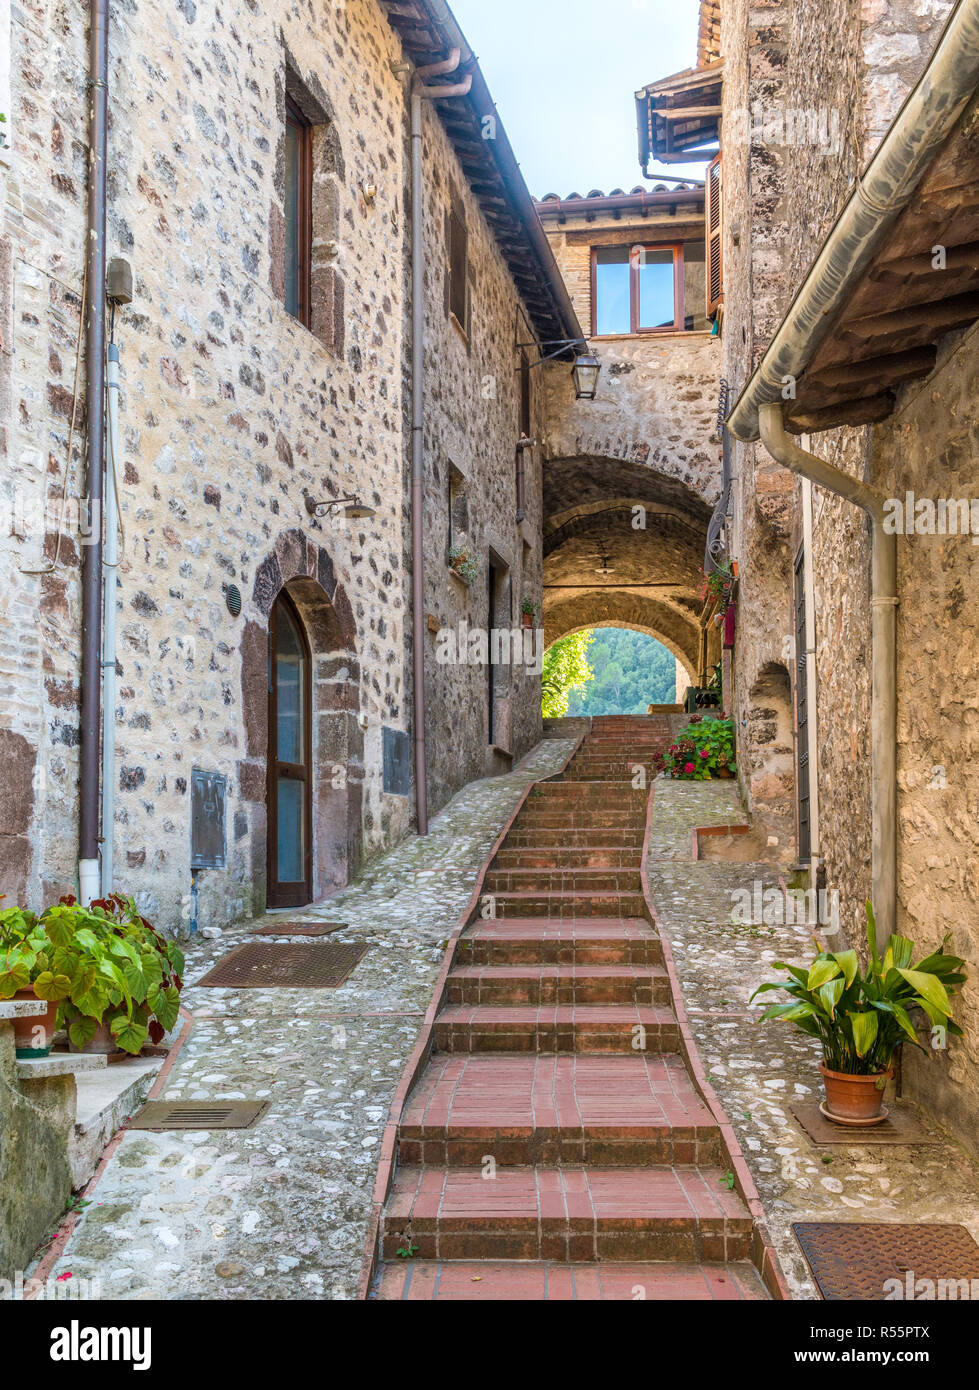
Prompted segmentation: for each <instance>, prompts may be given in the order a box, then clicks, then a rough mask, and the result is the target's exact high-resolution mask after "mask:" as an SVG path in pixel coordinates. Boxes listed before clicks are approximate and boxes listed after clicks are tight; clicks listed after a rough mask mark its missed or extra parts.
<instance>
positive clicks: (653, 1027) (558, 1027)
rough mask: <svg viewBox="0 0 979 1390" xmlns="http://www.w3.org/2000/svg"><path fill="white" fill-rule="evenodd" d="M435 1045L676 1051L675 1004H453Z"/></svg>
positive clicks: (464, 1049)
mask: <svg viewBox="0 0 979 1390" xmlns="http://www.w3.org/2000/svg"><path fill="white" fill-rule="evenodd" d="M434 1039H435V1048H436V1050H437V1052H439V1053H442V1052H448V1053H454V1054H458V1053H470V1052H471V1053H486V1052H493V1053H500V1052H519V1053H527V1052H533V1053H556V1052H560V1053H566V1052H575V1053H579V1054H581V1053H589V1054H599V1053H601V1054H613V1055H615V1056H617V1057H621V1056H622V1054H623V1053H624V1054H625V1055H626V1056H628V1057H634V1056H635V1055H636V1053H637V1051H639V1052H642V1053H643V1054H645V1055H647V1056H650V1055H658V1054H661V1053H668V1052H676V1051H677V1049H678V1048H679V1046H680V1029H679V1027H678V1025H677V1021H676V1017H675V1016H674V1013H673V1010H672V1009H670V1008H668V1007H666V1006H662V1005H655V1006H654V1005H649V1004H547V1005H542V1006H537V1005H532V1004H526V1005H523V1006H520V1005H509V1006H507V1007H504V1006H501V1005H488V1004H484V1005H473V1004H450V1005H448V1006H447V1007H446V1008H444V1009H442V1011H441V1013H440V1014H439V1015H438V1017H437V1018H436V1020H435V1031H434Z"/></svg>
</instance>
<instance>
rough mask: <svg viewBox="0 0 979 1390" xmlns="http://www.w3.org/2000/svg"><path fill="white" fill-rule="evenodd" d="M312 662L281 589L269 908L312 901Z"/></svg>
mask: <svg viewBox="0 0 979 1390" xmlns="http://www.w3.org/2000/svg"><path fill="white" fill-rule="evenodd" d="M311 670H312V658H311V654H310V650H309V642H308V641H307V638H306V633H305V632H304V630H303V624H302V620H301V619H300V616H299V613H298V610H297V609H296V606H295V604H294V603H293V601H292V599H291V598H290V597H289V595H288V594H287V593H286V591H285V590H284V589H283V590H282V591H281V593H280V594H279V595H278V597H277V598H276V600H275V603H274V604H273V605H272V611H271V613H270V615H269V753H268V817H269V831H268V860H269V862H268V905H269V907H303V906H305V904H306V903H308V902H309V901H310V899H311V897H312V780H313V779H312V723H311V705H312V677H311Z"/></svg>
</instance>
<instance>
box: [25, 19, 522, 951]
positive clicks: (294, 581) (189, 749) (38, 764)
mask: <svg viewBox="0 0 979 1390" xmlns="http://www.w3.org/2000/svg"><path fill="white" fill-rule="evenodd" d="M4 32H5V38H6V32H7V29H6V27H5V31H4ZM9 33H10V36H11V45H10V52H11V72H10V97H9V105H7V106H6V107H5V108H4V109H5V110H6V112H7V114H8V123H7V125H6V126H5V127H4V129H5V131H6V132H7V133H8V136H9V142H10V150H9V152H7V151H4V152H0V161H2V163H0V176H2V179H3V184H2V195H0V196H2V208H3V224H2V234H3V235H2V242H0V329H2V333H3V348H4V351H3V357H2V359H0V444H2V450H3V472H4V478H3V482H2V493H0V498H2V502H3V504H4V506H5V507H6V508H7V511H8V515H9V517H10V524H9V525H4V526H3V527H2V534H0V566H2V573H3V585H2V596H0V739H2V740H3V758H4V765H5V769H7V770H8V771H9V777H8V776H7V775H5V778H4V790H3V795H2V797H0V843H2V845H3V856H2V881H0V891H4V892H6V893H7V894H9V895H10V896H11V898H12V899H13V898H17V899H20V900H26V901H27V902H28V903H30V905H32V906H34V907H37V906H39V905H41V904H43V903H45V902H48V901H50V900H51V899H52V898H54V897H57V896H58V895H59V894H61V893H63V892H66V891H76V888H77V884H76V880H75V864H76V859H77V819H76V817H77V746H78V742H79V729H78V721H79V712H78V702H79V690H78V680H79V675H78V667H79V620H80V614H79V570H80V555H81V545H82V543H83V539H84V538H83V536H82V535H81V534H80V531H79V527H78V526H77V525H73V524H72V519H73V517H75V516H77V513H78V507H77V503H76V502H75V499H76V498H77V497H78V495H79V492H80V489H81V488H82V486H83V478H84V443H85V441H84V420H83V419H82V418H81V415H82V411H83V395H82V386H81V383H83V382H84V372H85V367H84V362H83V363H82V366H81V372H80V375H79V395H78V399H77V400H76V398H75V394H74V385H75V356H76V342H77V339H78V335H79V319H80V312H81V296H82V292H83V286H82V268H83V262H84V244H85V207H84V204H85V188H86V171H87V129H86V111H87V106H86V101H85V80H86V69H87V51H86V49H87V45H86V32H85V26H84V23H83V16H82V15H81V13H80V12H79V14H78V15H77V16H74V17H71V18H66V17H65V15H63V14H62V13H61V12H60V11H58V10H57V9H53V8H51V7H47V6H44V5H42V6H40V7H34V8H33V9H32V10H31V11H30V12H27V11H21V10H18V11H15V12H14V15H13V17H12V20H11V22H10V26H9ZM402 58H403V53H402V49H401V44H400V42H399V40H398V39H397V37H396V35H395V34H394V32H393V30H392V29H391V27H390V25H389V23H388V22H387V20H386V19H385V18H384V15H383V14H382V11H381V9H380V8H379V6H378V5H377V4H376V3H375V0H349V3H347V4H345V5H343V6H341V7H335V6H325V5H324V6H317V7H315V8H314V9H312V10H302V11H300V10H297V9H296V8H295V7H294V6H287V5H274V6H272V7H265V8H264V9H263V8H261V7H259V6H258V5H257V4H255V3H254V0H241V3H240V4H239V5H237V6H232V8H231V9H226V8H222V9H221V10H220V11H218V10H216V9H214V8H213V7H200V6H195V5H193V4H178V5H170V4H168V3H164V2H163V0H140V3H137V4H133V5H131V6H128V7H125V8H122V9H119V8H117V9H115V10H114V11H113V15H112V23H111V38H110V83H109V85H110V113H111V114H110V135H109V160H108V166H109V196H108V222H109V248H108V249H109V255H110V257H111V256H113V255H122V256H125V257H126V258H127V259H129V260H130V261H131V262H132V264H133V266H134V270H135V293H134V298H133V303H132V304H131V305H130V306H128V307H126V308H120V310H119V311H118V313H117V314H116V316H115V323H114V330H115V341H116V343H117V345H118V348H119V353H120V359H121V376H122V391H121V427H120V444H121V457H120V458H119V460H118V471H119V486H120V500H121V512H122V523H123V527H124V545H123V559H122V563H121V565H120V569H119V620H118V626H119V643H118V665H117V670H118V684H117V695H118V699H117V708H116V727H117V769H116V775H117V777H118V784H117V790H116V823H115V827H114V834H115V862H116V871H115V882H116V886H117V887H118V888H120V889H124V890H127V891H135V892H137V893H138V894H139V898H140V901H141V904H142V905H143V908H144V910H145V911H146V912H147V913H148V914H149V915H150V916H152V917H153V918H154V919H155V920H156V921H157V922H158V923H160V924H161V925H165V926H166V927H169V928H175V927H177V926H178V924H179V923H180V921H181V918H182V917H184V918H186V916H187V915H188V913H189V910H190V908H189V902H190V899H189V896H188V895H189V891H190V867H189V866H190V825H189V821H190V815H189V801H190V786H191V773H192V770H193V769H194V768H202V769H204V770H206V771H208V772H211V773H217V774H220V775H221V776H223V777H224V778H226V779H227V804H226V849H227V867H226V868H224V869H214V870H208V871H207V872H205V873H202V875H201V878H200V885H199V887H200V895H201V920H202V922H205V921H206V922H209V923H218V924H220V923H222V922H226V921H228V920H231V919H232V918H234V917H235V916H237V915H240V914H241V913H243V912H249V911H252V910H257V909H261V908H262V907H264V903H265V864H266V793H265V777H266V773H265V762H266V754H267V751H268V748H267V745H268V728H267V725H268V719H267V671H268V667H267V650H268V624H269V613H270V609H271V607H272V604H273V602H274V600H275V598H276V595H277V594H278V593H279V592H280V591H282V590H284V591H285V592H287V593H289V594H290V596H291V597H292V598H293V600H294V601H295V603H296V606H297V608H298V610H299V612H300V616H301V619H302V622H303V625H304V626H305V628H306V635H307V637H308V639H309V645H310V650H311V656H312V660H313V667H314V670H313V694H314V703H315V710H314V718H313V721H312V765H313V773H312V776H313V791H312V795H313V802H314V808H315V812H316V814H315V815H314V818H313V840H314V845H313V860H314V864H313V887H314V896H322V894H323V893H325V892H328V891H330V890H331V889H332V888H334V887H336V886H338V885H340V884H342V883H343V882H346V881H347V880H348V878H350V877H351V876H353V875H355V874H356V873H357V871H358V869H359V867H360V865H361V864H362V863H363V862H364V861H366V860H368V859H370V857H371V856H373V855H374V854H376V853H377V852H379V851H380V850H381V849H382V848H384V847H385V846H388V845H390V844H391V843H393V842H395V841H396V840H397V839H398V838H399V837H401V836H403V835H404V834H405V833H406V832H407V831H408V829H409V826H410V823H411V818H412V799H411V795H410V790H411V789H410V786H406V785H404V779H403V777H402V779H401V780H400V781H397V782H396V783H394V784H393V785H392V784H391V781H390V778H389V780H388V782H387V783H386V781H385V774H384V768H385V751H386V750H387V752H388V753H389V754H390V753H391V750H392V748H393V749H394V751H395V752H396V753H397V755H398V757H399V758H400V760H401V764H402V766H403V765H404V761H405V758H406V757H407V758H408V759H409V760H410V737H411V720H412V709H411V680H412V677H411V648H410V642H411V618H410V545H411V538H410V532H411V518H410V501H409V492H408V479H409V473H410V419H409V415H408V410H409V396H410V373H409V352H410V326H409V323H408V317H407V316H408V314H409V313H410V278H409V262H410V239H409V211H410V209H409V206H408V201H407V197H408V195H407V191H406V190H407V189H408V186H409V172H408V98H407V81H408V80H410V76H409V78H406V77H405V76H404V75H403V74H402V73H399V72H396V71H394V70H392V65H393V64H397V63H398V62H399V61H400V60H402ZM287 94H288V95H289V96H290V97H291V98H292V99H293V100H294V101H295V102H296V103H297V104H298V105H299V106H300V108H301V110H302V111H303V113H304V115H305V116H306V118H307V119H308V120H309V121H310V122H311V123H312V126H313V133H312V163H313V194H312V220H313V238H312V239H313V257H312V268H311V282H312V283H311V289H312V313H311V323H310V328H309V329H307V328H305V327H304V326H303V325H302V324H301V323H299V322H298V321H297V320H295V319H293V318H292V317H291V316H290V315H289V314H288V313H286V311H285V309H284V307H283V305H282V293H283V276H282V252H283V239H284V225H285V224H284V219H283V189H284V172H283V170H284V130H285V104H286V96H287ZM429 106H430V104H429V103H426V107H429ZM425 160H426V171H425V191H424V196H425V200H426V210H425V211H426V250H427V253H428V259H429V272H428V278H427V281H426V286H425V293H426V313H427V319H428V325H427V337H426V389H427V394H428V398H429V402H430V410H429V415H428V422H427V434H426V440H427V445H428V451H427V452H428V484H429V501H428V517H427V520H426V530H427V536H426V563H427V576H428V577H427V590H426V606H427V607H428V608H429V609H430V611H431V612H432V614H437V615H438V617H439V619H440V620H441V621H443V622H446V621H454V620H455V619H456V618H457V617H459V616H464V615H468V616H469V619H470V622H472V623H475V622H477V621H479V620H480V619H482V618H484V617H485V611H484V607H483V604H484V599H483V593H484V588H485V586H484V585H482V586H480V585H477V586H476V587H474V590H473V592H472V595H471V596H470V597H468V598H467V597H466V596H464V595H461V594H460V593H458V592H457V589H456V587H455V586H456V581H455V580H454V579H452V578H450V576H449V575H448V573H447V571H446V568H445V559H446V557H445V536H444V532H443V528H442V521H443V512H444V509H443V507H442V505H441V501H440V497H441V493H440V489H441V487H442V486H443V484H444V482H445V478H446V469H447V466H448V462H449V461H451V462H452V463H453V464H455V466H457V467H458V468H459V469H460V470H461V472H463V473H464V474H466V475H467V476H468V477H469V478H470V482H471V486H470V497H469V517H470V522H469V525H470V533H471V536H472V538H473V540H474V542H475V543H476V544H477V545H478V546H479V547H480V548H481V550H482V552H483V560H484V572H485V552H486V547H487V545H488V544H489V543H491V541H490V539H489V538H491V537H496V538H497V540H496V542H495V544H496V546H497V548H498V550H499V551H500V552H506V554H508V555H509V556H510V557H511V559H512V569H511V573H510V579H509V581H508V582H509V584H511V585H512V587H513V592H514V594H515V595H516V596H518V597H519V595H521V594H523V593H525V592H526V593H528V594H529V595H530V596H531V597H534V598H535V600H537V601H538V602H539V583H540V552H539V529H540V506H541V503H540V495H541V492H540V474H539V464H538V465H537V466H536V467H532V468H529V469H528V472H527V528H526V530H525V532H521V531H520V528H519V527H518V525H517V523H516V521H515V502H514V471H515V464H514V447H515V442H516V438H517V434H518V428H517V420H518V394H519V382H518V378H517V376H516V374H515V373H514V371H513V354H512V351H511V344H512V342H513V340H514V335H515V332H516V325H517V320H518V315H519V314H520V313H521V302H520V298H519V295H518V293H517V291H516V289H515V287H514V284H513V281H512V279H511V278H510V276H509V274H508V272H507V270H506V268H505V265H504V262H503V261H502V259H501V256H500V253H499V251H498V249H497V247H496V245H495V242H494V241H493V237H492V233H491V231H490V229H489V226H488V224H487V223H486V221H485V219H484V218H483V217H482V214H481V213H480V211H479V209H478V208H477V207H476V205H475V203H474V201H473V199H472V196H471V193H470V191H469V189H468V187H467V186H466V182H465V179H464V177H463V175H462V171H461V167H460V166H459V164H458V160H457V159H456V157H455V155H454V153H453V151H452V149H451V147H450V146H449V144H448V142H447V140H446V137H445V134H444V131H443V130H442V127H441V126H440V124H439V120H438V117H437V114H436V113H435V112H434V111H433V110H431V109H426V112H425ZM372 186H373V189H375V190H376V192H372ZM453 195H454V196H457V197H461V198H462V199H463V201H464V203H465V205H466V217H467V224H468V233H469V248H470V294H471V339H470V343H469V344H468V345H467V344H464V343H463V342H462V341H461V340H460V339H459V337H458V336H457V335H456V336H453V335H454V334H455V330H454V328H452V326H451V325H450V324H449V321H448V318H447V315H446V313H445V308H444V299H443V278H444V258H445V231H444V221H443V219H444V214H445V210H446V208H447V206H448V204H449V199H450V197H452V196H453ZM89 291H91V287H89ZM524 317H526V315H524ZM521 336H522V338H525V339H526V338H527V337H530V338H532V336H533V333H532V329H529V330H526V331H522V333H521ZM491 377H492V378H494V379H495V388H494V389H495V394H493V395H490V394H488V387H487V381H488V380H489V379H490V378H491ZM535 391H536V404H535V407H534V409H535V411H536V412H539V411H540V410H541V409H542V407H541V405H540V397H541V392H542V387H541V385H540V382H539V379H538V381H537V383H536V385H535ZM73 417H74V429H73V432H72V419H73ZM70 433H71V439H72V442H71V446H70V454H71V457H70V460H69V463H68V473H67V495H68V499H69V506H68V518H67V521H66V523H65V524H64V526H63V527H62V528H61V529H62V532H63V534H62V536H61V539H60V542H59V540H58V537H57V533H58V530H59V506H60V498H61V485H62V474H63V470H64V469H65V465H66V457H67V455H68V451H69V434H70ZM348 494H355V495H357V496H358V497H360V498H361V499H362V500H363V502H364V503H365V504H366V505H367V506H368V507H370V508H372V509H373V511H374V515H373V517H371V518H369V519H361V520H348V519H346V518H345V517H344V516H343V513H342V511H341V512H340V514H339V517H337V516H336V515H333V516H323V515H322V512H321V513H320V514H319V515H311V513H310V510H309V508H308V507H307V505H306V504H307V501H308V502H310V503H312V502H316V501H322V500H328V499H329V498H331V497H340V496H344V495H348ZM42 511H43V520H41V519H40V513H41V512H42ZM535 538H536V539H535ZM42 570H43V571H44V572H43V573H38V571H42ZM232 586H234V587H235V588H237V590H238V591H239V592H240V595H241V603H242V607H241V612H240V615H239V616H237V617H235V616H232V614H231V612H230V611H229V608H228V606H227V604H226V598H227V597H228V594H229V590H230V588H231V587H232ZM514 602H515V603H516V599H514ZM517 621H518V622H519V619H518V620H517ZM427 656H428V659H429V661H430V665H429V696H430V704H429V710H428V718H429V766H430V778H431V785H430V789H429V790H430V801H431V804H432V809H437V807H438V806H440V805H442V804H444V802H445V801H446V800H447V799H448V797H449V796H450V795H451V794H452V793H453V791H455V790H456V789H457V788H458V787H459V786H461V785H462V784H463V783H464V782H465V781H466V780H467V779H469V778H470V777H472V776H480V775H482V774H483V773H484V772H485V771H486V770H487V765H488V764H490V765H492V761H493V760H492V758H491V757H490V756H489V755H488V754H487V752H486V738H485V733H484V731H483V726H484V725H485V723H486V709H485V702H486V693H485V692H486V680H485V671H484V672H483V673H482V677H480V674H479V673H478V672H476V671H474V670H472V669H471V668H468V667H461V666H460V667H453V668H444V669H443V668H436V665H435V661H434V651H433V648H432V646H431V645H430V646H429V650H428V653H427ZM535 679H536V678H535V676H534V675H533V674H532V673H524V672H521V673H520V674H519V675H516V676H514V678H513V681H512V684H511V685H510V686H509V688H508V689H507V692H506V700H507V701H508V702H509V703H508V707H507V708H506V711H505V722H506V725H507V729H508V732H507V737H506V739H505V740H504V739H502V738H501V739H500V740H499V741H500V742H501V744H503V745H504V746H505V748H506V751H507V753H509V754H513V755H516V756H519V755H521V754H522V753H523V752H525V751H526V750H527V748H528V747H529V746H530V745H531V743H532V742H533V741H534V739H535V738H536V737H537V735H538V731H539V698H538V690H537V687H536V686H535ZM501 722H503V716H502V714H501ZM448 730H452V733H451V736H448V735H447V731H448ZM460 746H465V747H466V748H467V749H469V748H470V747H471V748H472V749H473V750H474V751H473V752H472V753H471V754H470V753H467V755H466V756H465V757H463V756H460ZM388 761H389V762H390V758H389V759H388Z"/></svg>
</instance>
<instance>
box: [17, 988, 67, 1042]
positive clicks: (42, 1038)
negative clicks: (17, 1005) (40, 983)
mask: <svg viewBox="0 0 979 1390" xmlns="http://www.w3.org/2000/svg"><path fill="white" fill-rule="evenodd" d="M14 998H15V999H31V1000H33V1001H34V1002H35V1003H38V1004H46V1005H47V1010H46V1012H45V1013H43V1014H35V1015H34V1017H33V1018H14V1019H11V1022H12V1023H13V1025H14V1048H15V1050H16V1053H17V1056H18V1057H47V1055H48V1053H49V1052H50V1051H51V1044H52V1043H53V1042H54V1032H55V1028H56V1026H57V1021H58V1003H57V1000H55V999H48V1000H44V999H38V997H37V995H36V994H35V993H34V991H33V990H32V989H19V990H18V991H17V993H16V994H15V995H14Z"/></svg>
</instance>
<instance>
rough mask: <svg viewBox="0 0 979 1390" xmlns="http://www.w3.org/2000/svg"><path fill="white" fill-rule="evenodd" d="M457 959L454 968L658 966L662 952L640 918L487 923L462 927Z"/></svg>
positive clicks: (648, 925)
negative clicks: (462, 931)
mask: <svg viewBox="0 0 979 1390" xmlns="http://www.w3.org/2000/svg"><path fill="white" fill-rule="evenodd" d="M456 960H457V961H458V964H459V965H520V964H535V963H536V964H540V965H556V964H558V963H560V962H565V963H567V964H569V965H574V964H575V963H577V964H579V965H585V964H594V965H662V963H663V947H662V945H661V944H660V940H659V937H658V936H657V935H656V933H655V932H654V931H653V928H652V926H651V925H650V923H649V922H647V921H644V920H642V919H641V918H636V919H633V920H628V919H622V918H615V917H594V918H591V919H587V920H582V919H579V920H577V921H567V922H565V921H562V920H560V919H549V918H544V919H541V918H539V917H527V918H519V917H513V918H510V919H508V920H507V921H500V920H499V918H491V919H489V920H488V921H485V922H474V923H473V924H472V926H470V927H467V928H466V932H465V935H463V936H461V937H460V938H459V945H458V951H457V955H456Z"/></svg>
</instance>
